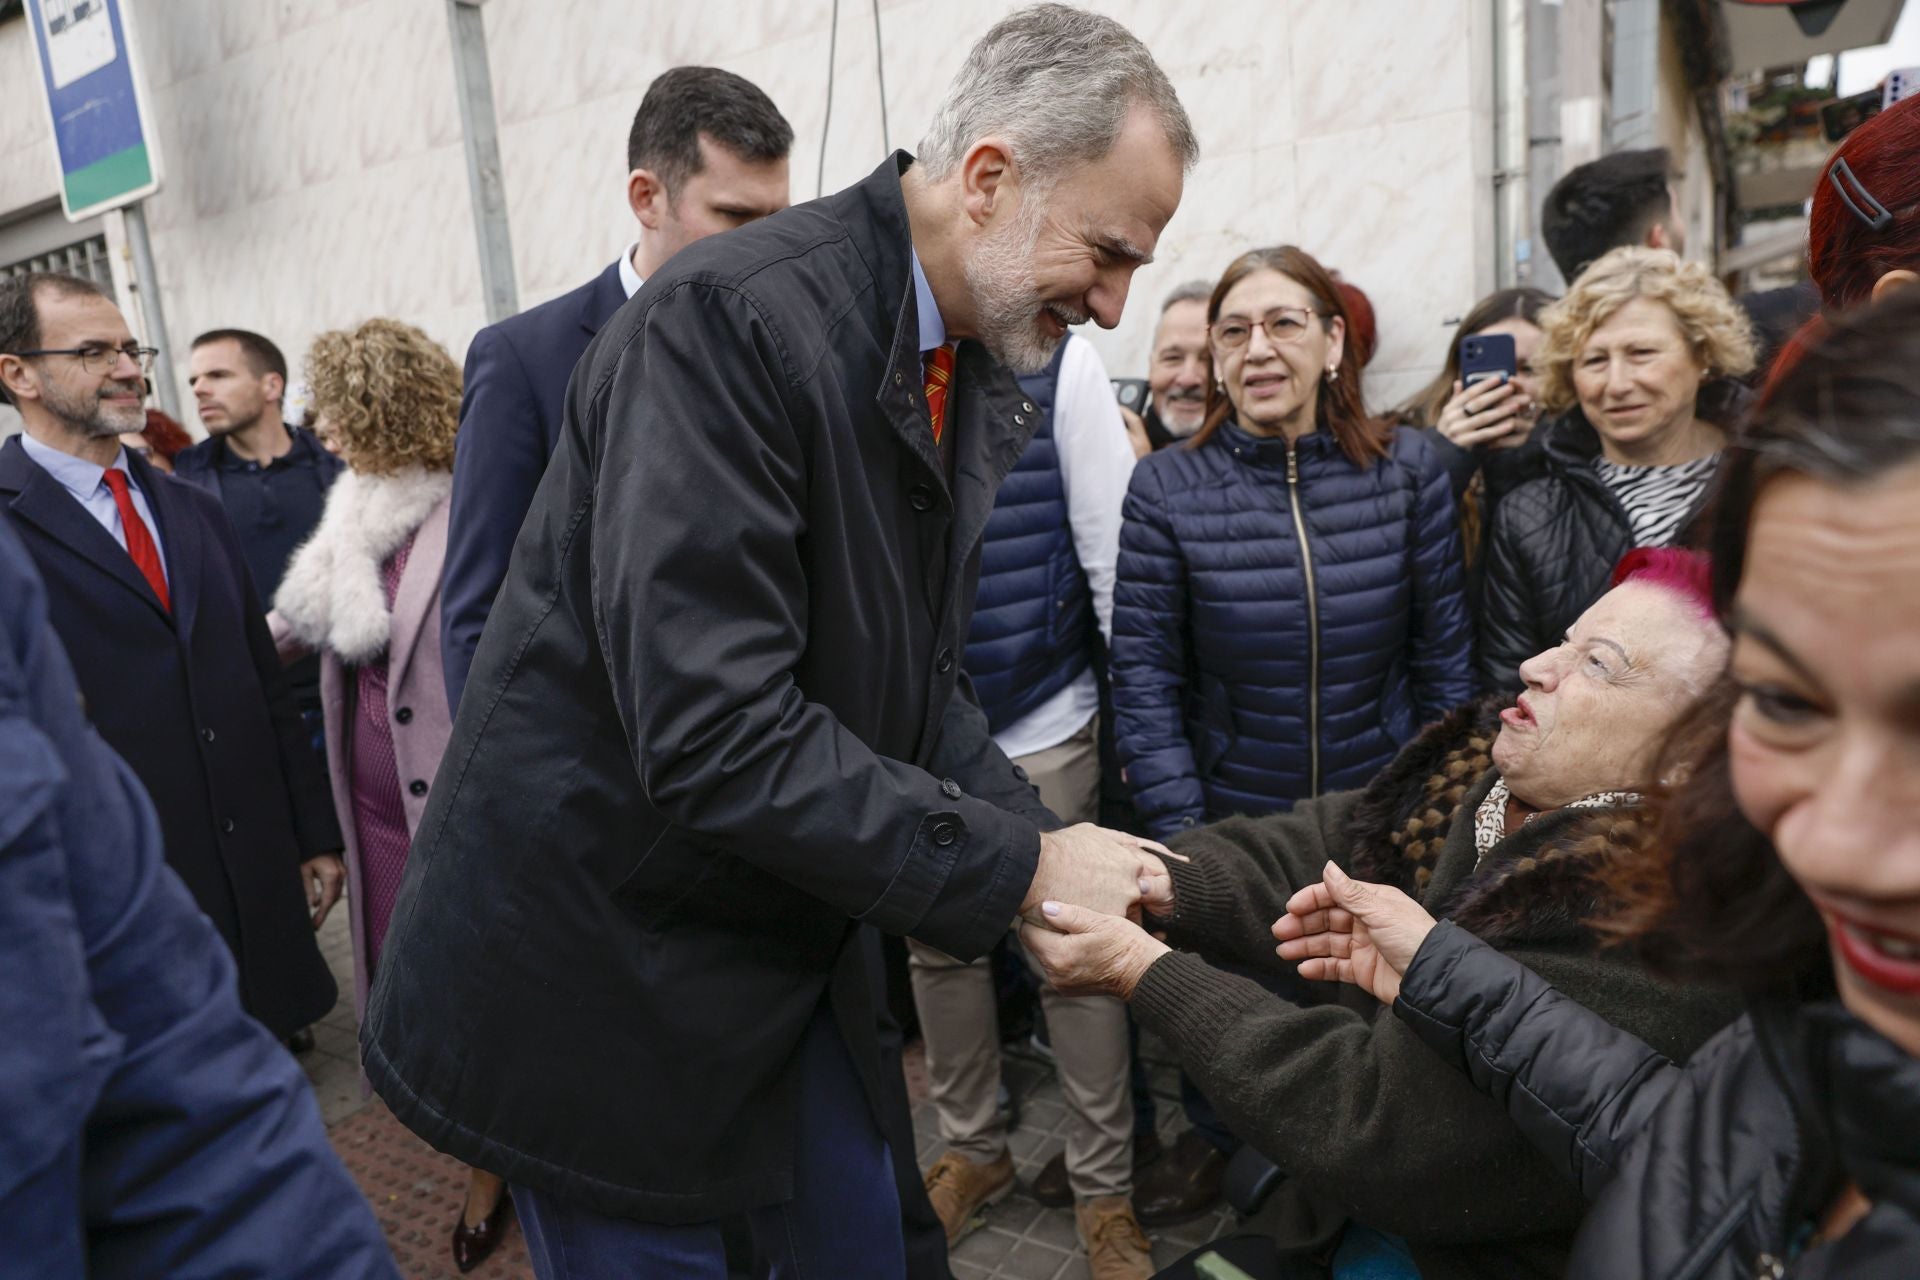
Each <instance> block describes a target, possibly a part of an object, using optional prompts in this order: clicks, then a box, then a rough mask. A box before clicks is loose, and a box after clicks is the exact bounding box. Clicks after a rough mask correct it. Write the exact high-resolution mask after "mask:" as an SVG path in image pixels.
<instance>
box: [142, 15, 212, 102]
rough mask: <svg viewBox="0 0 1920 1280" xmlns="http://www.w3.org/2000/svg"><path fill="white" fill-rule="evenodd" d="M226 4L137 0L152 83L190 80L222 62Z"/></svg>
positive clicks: (147, 70)
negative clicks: (222, 30) (222, 26)
mask: <svg viewBox="0 0 1920 1280" xmlns="http://www.w3.org/2000/svg"><path fill="white" fill-rule="evenodd" d="M223 7H225V6H224V3H223V0H162V2H160V3H156V0H134V15H135V21H136V22H138V23H139V26H140V45H141V48H142V49H143V50H145V53H146V75H147V83H148V85H149V86H152V87H158V86H160V85H169V84H173V83H176V82H177V81H181V80H186V79H189V78H191V77H193V76H197V75H199V74H200V73H201V72H203V71H208V70H211V69H212V68H214V67H216V66H218V65H219V64H220V60H221V58H222V57H223V56H224V55H223V54H222V52H221V48H220V44H221V42H220V26H219V23H220V17H219V11H220V9H222V8H223Z"/></svg>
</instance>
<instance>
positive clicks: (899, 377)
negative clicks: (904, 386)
mask: <svg viewBox="0 0 1920 1280" xmlns="http://www.w3.org/2000/svg"><path fill="white" fill-rule="evenodd" d="M906 380H907V375H906V374H904V373H896V374H894V375H893V385H894V386H896V387H897V386H899V385H900V384H901V383H903V382H905V381H906Z"/></svg>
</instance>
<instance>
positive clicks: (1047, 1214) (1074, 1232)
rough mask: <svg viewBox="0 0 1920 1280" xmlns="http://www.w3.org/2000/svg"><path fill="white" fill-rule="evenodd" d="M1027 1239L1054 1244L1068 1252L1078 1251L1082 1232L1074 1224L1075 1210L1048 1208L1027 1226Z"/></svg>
mask: <svg viewBox="0 0 1920 1280" xmlns="http://www.w3.org/2000/svg"><path fill="white" fill-rule="evenodd" d="M1027 1239H1029V1240H1032V1241H1035V1242H1037V1243H1039V1244H1048V1245H1052V1246H1053V1247H1054V1248H1056V1249H1060V1250H1063V1251H1064V1252H1067V1253H1077V1252H1079V1249H1080V1232H1079V1230H1078V1229H1077V1228H1076V1227H1075V1226H1074V1225H1073V1210H1071V1209H1046V1210H1043V1211H1042V1212H1041V1214H1040V1216H1039V1217H1038V1218H1035V1219H1034V1220H1033V1225H1032V1226H1030V1227H1028V1228H1027Z"/></svg>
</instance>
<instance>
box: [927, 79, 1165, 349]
mask: <svg viewBox="0 0 1920 1280" xmlns="http://www.w3.org/2000/svg"><path fill="white" fill-rule="evenodd" d="M1183 184H1184V178H1183V176H1182V173H1181V170H1180V159H1179V156H1178V155H1177V154H1176V153H1175V152H1174V150H1173V147H1172V146H1171V144H1169V142H1168V141H1167V137H1166V134H1165V132H1164V131H1163V130H1162V129H1161V128H1160V126H1159V124H1158V123H1157V122H1155V120H1154V119H1153V117H1152V116H1151V115H1150V114H1149V113H1148V112H1146V111H1144V110H1136V111H1134V112H1133V113H1132V114H1131V115H1130V116H1129V117H1128V119H1127V123H1126V124H1125V125H1124V126H1122V128H1121V130H1120V136H1119V139H1118V140H1117V141H1116V142H1115V143H1114V145H1113V149H1112V150H1111V151H1110V152H1108V153H1107V155H1106V156H1104V157H1102V158H1101V159H1099V160H1095V161H1093V162H1091V163H1088V164H1083V165H1079V166H1077V167H1076V168H1074V169H1072V170H1070V171H1068V172H1067V173H1065V174H1063V175H1062V176H1061V177H1060V178H1059V179H1058V180H1057V181H1055V182H1053V183H1052V184H1051V185H1050V186H1049V187H1048V188H1047V189H1045V190H1039V191H1036V190H1035V189H1034V187H1033V186H1032V185H1031V183H1026V182H1022V181H1020V180H1018V179H1011V178H1010V179H1008V180H1007V181H1003V182H1002V183H1001V184H1000V187H999V190H998V192H997V194H996V197H995V208H994V211H993V214H992V223H997V224H998V225H992V224H991V223H990V224H987V225H985V226H984V227H983V229H982V231H981V233H980V234H979V235H978V236H976V237H975V239H974V243H973V245H972V246H971V248H970V249H969V250H967V251H966V252H965V256H964V257H963V260H962V266H963V268H964V271H965V274H966V280H967V288H968V292H969V294H970V295H971V302H972V306H973V313H974V329H975V331H976V333H977V336H978V337H979V339H980V341H981V342H982V343H983V344H984V345H985V346H986V348H987V350H988V351H990V352H992V354H993V356H994V358H995V359H997V360H999V361H1000V362H1001V363H1002V364H1004V365H1006V366H1007V367H1008V368H1010V369H1012V370H1013V371H1014V372H1015V373H1037V372H1039V371H1040V370H1041V369H1044V368H1045V367H1046V365H1047V361H1049V360H1051V359H1052V358H1053V351H1054V348H1055V347H1057V346H1059V345H1060V342H1061V340H1062V339H1063V338H1065V337H1066V336H1067V327H1068V326H1069V325H1075V324H1084V323H1085V322H1086V321H1088V320H1093V321H1094V322H1096V323H1097V324H1099V326H1100V327H1101V328H1103V329H1111V328H1113V327H1114V326H1115V325H1117V324H1119V323H1120V314H1121V311H1122V310H1123V309H1124V308H1125V306H1126V302H1127V290H1128V288H1129V287H1130V286H1131V285H1132V283H1133V273H1134V272H1135V271H1136V270H1138V269H1139V268H1140V267H1141V266H1142V265H1144V264H1145V263H1148V262H1151V261H1152V260H1153V250H1154V246H1155V245H1157V244H1158V243H1159V242H1160V233H1161V231H1163V230H1164V229H1165V228H1166V225H1167V220H1168V219H1170V218H1171V217H1173V211H1174V210H1175V209H1176V208H1177V207H1179V204H1180V191H1181V188H1182V186H1183Z"/></svg>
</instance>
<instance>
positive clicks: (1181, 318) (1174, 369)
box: [1147, 298, 1207, 436]
mask: <svg viewBox="0 0 1920 1280" xmlns="http://www.w3.org/2000/svg"><path fill="white" fill-rule="evenodd" d="M1147 389H1148V390H1149V391H1151V392H1152V393H1153V407H1154V408H1155V409H1157V410H1159V412H1160V421H1161V422H1163V423H1165V424H1166V427H1167V430H1169V431H1171V432H1173V433H1174V434H1175V435H1177V436H1190V435H1192V434H1193V433H1194V432H1196V431H1198V430H1199V429H1200V424H1201V422H1202V421H1204V420H1205V418H1206V416H1207V304H1206V303H1205V302H1204V301H1202V300H1200V299H1198V298H1196V299H1193V300H1191V301H1188V302H1176V303H1174V304H1173V305H1172V306H1170V307H1168V308H1167V309H1166V311H1165V312H1164V313H1163V314H1162V315H1161V317H1160V326H1159V327H1158V328H1157V329H1155V330H1154V333H1153V357H1152V359H1151V360H1150V361H1149V362H1148V365H1147Z"/></svg>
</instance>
